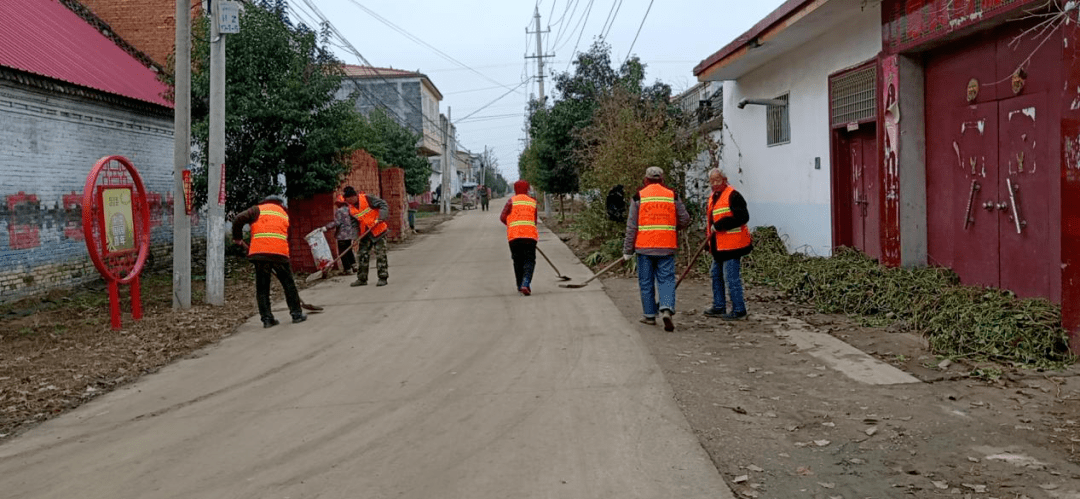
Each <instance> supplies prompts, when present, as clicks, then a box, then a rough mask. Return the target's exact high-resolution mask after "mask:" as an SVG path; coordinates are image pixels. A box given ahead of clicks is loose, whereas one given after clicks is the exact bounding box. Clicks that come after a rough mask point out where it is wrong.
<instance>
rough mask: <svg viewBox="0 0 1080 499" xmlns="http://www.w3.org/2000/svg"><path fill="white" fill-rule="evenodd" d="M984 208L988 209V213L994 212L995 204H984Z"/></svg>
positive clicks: (990, 202) (989, 202)
mask: <svg viewBox="0 0 1080 499" xmlns="http://www.w3.org/2000/svg"><path fill="white" fill-rule="evenodd" d="M983 208H986V211H994V202H993V201H987V202H985V203H983Z"/></svg>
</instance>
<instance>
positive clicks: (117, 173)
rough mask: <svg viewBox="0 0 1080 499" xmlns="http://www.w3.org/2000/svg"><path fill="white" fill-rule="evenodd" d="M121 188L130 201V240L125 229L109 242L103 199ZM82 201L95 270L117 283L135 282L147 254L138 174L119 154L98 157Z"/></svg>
mask: <svg viewBox="0 0 1080 499" xmlns="http://www.w3.org/2000/svg"><path fill="white" fill-rule="evenodd" d="M125 189H127V190H129V195H130V201H131V203H130V204H131V226H130V229H131V232H132V233H131V234H130V237H131V241H130V242H128V240H127V239H126V236H127V235H128V234H126V230H125V231H123V232H125V234H124V236H123V237H122V236H120V235H119V234H117V235H116V236H115V239H116V240H114V241H113V244H110V242H109V241H108V240H107V239H108V237H109V231H108V226H107V225H106V220H105V218H106V215H105V212H106V209H105V206H103V204H104V203H103V199H104V198H105V196H106V194H107V193H109V192H110V191H112V192H119V193H120V195H121V196H122V194H123V192H122V191H123V190H125ZM82 203H83V204H82V221H83V235H84V236H85V239H86V249H87V250H88V251H89V252H90V259H91V260H92V261H93V262H94V266H95V267H97V269H98V272H101V275H102V276H104V277H105V279H106V280H108V281H110V282H115V283H117V284H130V283H132V282H133V281H136V280H137V279H138V277H139V274H140V273H141V272H142V270H143V267H144V266H145V265H146V259H147V257H148V256H149V254H150V207H149V205H148V204H147V201H146V188H145V187H144V186H143V181H142V177H140V176H139V172H138V171H136V170H135V166H134V165H133V164H131V161H129V160H128V159H127V158H125V157H123V156H116V155H113V156H105V157H104V158H101V159H99V160H98V161H97V163H95V164H94V168H93V169H91V170H90V174H89V175H87V177H86V185H85V187H84V188H83V201H82ZM121 218H123V217H121ZM114 223H115V222H114Z"/></svg>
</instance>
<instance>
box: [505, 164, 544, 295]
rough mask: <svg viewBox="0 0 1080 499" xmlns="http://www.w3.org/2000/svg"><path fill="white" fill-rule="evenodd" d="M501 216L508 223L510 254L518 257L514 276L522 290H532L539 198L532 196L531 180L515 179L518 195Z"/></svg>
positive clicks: (538, 237) (512, 199)
mask: <svg viewBox="0 0 1080 499" xmlns="http://www.w3.org/2000/svg"><path fill="white" fill-rule="evenodd" d="M499 220H501V221H502V223H503V224H505V225H506V239H507V240H509V241H510V257H511V258H512V259H513V260H514V280H515V282H516V285H515V286H516V287H517V290H518V292H519V293H521V294H522V295H525V296H529V295H531V294H532V275H533V269H535V268H536V241H537V240H538V239H540V233H539V232H538V231H537V229H536V200H535V199H533V198H531V197H529V183H528V182H526V181H524V180H518V181H517V182H514V197H512V198H510V200H509V201H507V202H506V205H505V206H503V210H502V214H501V215H500V216H499Z"/></svg>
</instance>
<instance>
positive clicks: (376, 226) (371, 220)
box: [349, 192, 386, 237]
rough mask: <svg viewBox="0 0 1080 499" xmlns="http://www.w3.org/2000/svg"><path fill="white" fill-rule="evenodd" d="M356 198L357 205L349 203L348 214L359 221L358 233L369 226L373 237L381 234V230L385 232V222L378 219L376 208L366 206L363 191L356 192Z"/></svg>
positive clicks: (365, 197)
mask: <svg viewBox="0 0 1080 499" xmlns="http://www.w3.org/2000/svg"><path fill="white" fill-rule="evenodd" d="M357 199H358V201H357V203H356V204H357V205H358V206H352V205H349V214H350V215H352V216H353V218H356V220H357V221H359V222H360V233H361V234H363V233H364V232H365V231H367V230H368V228H369V227H373V228H372V229H371V235H372V236H374V237H379V236H381V235H382V234H383V232H386V222H383V221H382V220H379V212H378V210H374V209H372V208H371V207H370V206H368V202H367V196H365V195H364V193H362V192H361V193H360V194H358V195H357Z"/></svg>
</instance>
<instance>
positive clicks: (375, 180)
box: [334, 151, 380, 195]
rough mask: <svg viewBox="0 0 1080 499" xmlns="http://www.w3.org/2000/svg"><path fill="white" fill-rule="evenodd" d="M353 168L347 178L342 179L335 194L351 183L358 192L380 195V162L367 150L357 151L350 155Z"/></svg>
mask: <svg viewBox="0 0 1080 499" xmlns="http://www.w3.org/2000/svg"><path fill="white" fill-rule="evenodd" d="M349 164H350V165H352V169H351V170H350V171H349V174H348V175H345V179H344V180H342V181H341V185H340V186H338V189H337V191H336V192H335V193H334V194H335V195H337V194H341V191H342V189H344V188H345V186H347V185H351V186H352V187H353V189H356V191H357V192H363V193H365V194H373V195H378V194H379V192H380V189H379V185H380V178H379V162H378V161H376V160H375V158H374V157H372V156H371V155H370V154H368V153H367V151H356V152H354V153H353V154H352V156H350V157H349Z"/></svg>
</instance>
